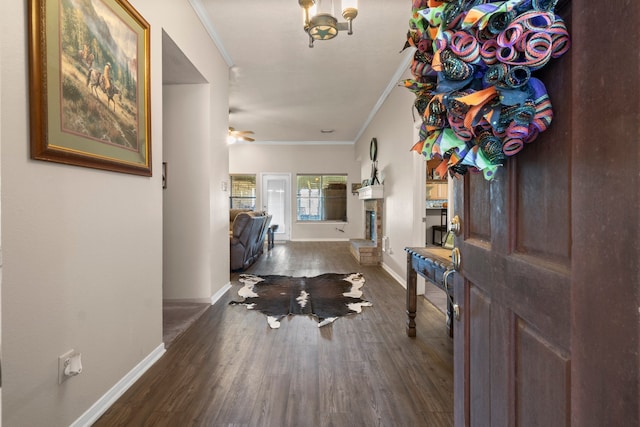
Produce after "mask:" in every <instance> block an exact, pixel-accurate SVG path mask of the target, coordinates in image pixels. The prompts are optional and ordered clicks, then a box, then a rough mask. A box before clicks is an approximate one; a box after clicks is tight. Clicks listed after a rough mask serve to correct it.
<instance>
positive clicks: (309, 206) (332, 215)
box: [296, 175, 347, 221]
mask: <svg viewBox="0 0 640 427" xmlns="http://www.w3.org/2000/svg"><path fill="white" fill-rule="evenodd" d="M296 179H297V184H298V187H297V188H298V190H297V195H296V198H297V208H298V209H297V211H298V213H297V220H298V221H346V220H347V175H298V176H297V177H296Z"/></svg>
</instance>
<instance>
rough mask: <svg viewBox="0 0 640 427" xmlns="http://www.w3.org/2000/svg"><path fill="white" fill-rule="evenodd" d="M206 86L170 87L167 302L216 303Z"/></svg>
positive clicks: (167, 88) (165, 93)
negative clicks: (213, 297) (212, 282)
mask: <svg viewBox="0 0 640 427" xmlns="http://www.w3.org/2000/svg"><path fill="white" fill-rule="evenodd" d="M207 88H208V85H206V84H198V85H196V84H190V85H166V86H164V90H163V101H164V120H163V126H164V144H163V149H164V150H163V154H164V160H165V162H167V172H168V174H167V189H166V190H164V191H163V195H164V197H163V199H164V200H163V202H164V218H163V222H164V251H163V260H164V262H163V267H164V269H163V299H165V300H167V299H179V300H185V299H188V300H202V301H207V300H208V299H209V298H210V297H211V293H210V292H211V286H210V282H209V280H210V265H209V259H208V254H209V252H210V245H211V239H210V236H209V233H203V232H202V230H208V229H209V215H210V209H209V181H208V179H207V178H208V173H209V166H210V165H209V161H208V159H209V145H208V144H203V143H202V142H203V141H206V138H207V136H208V133H209V132H208V126H207V119H208V116H209V103H210V100H209V92H208V90H207Z"/></svg>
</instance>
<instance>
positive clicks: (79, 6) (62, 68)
mask: <svg viewBox="0 0 640 427" xmlns="http://www.w3.org/2000/svg"><path fill="white" fill-rule="evenodd" d="M29 16H30V20H29V84H30V107H29V108H30V118H31V158H33V159H37V160H45V161H50V162H58V163H65V164H69V165H77V166H84V167H89V168H97V169H104V170H109V171H115V172H122V173H129V174H135V175H143V176H151V127H150V125H151V115H150V65H149V56H150V55H149V36H150V34H149V32H150V30H149V24H148V23H147V22H146V20H145V19H144V18H143V17H142V16H141V15H140V14H139V13H138V12H137V11H136V10H135V9H134V8H133V7H132V6H131V5H130V4H129V3H128V2H127V1H126V0H29Z"/></svg>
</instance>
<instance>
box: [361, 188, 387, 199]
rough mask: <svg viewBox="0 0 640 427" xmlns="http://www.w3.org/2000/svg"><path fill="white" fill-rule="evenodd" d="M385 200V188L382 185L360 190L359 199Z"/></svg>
mask: <svg viewBox="0 0 640 427" xmlns="http://www.w3.org/2000/svg"><path fill="white" fill-rule="evenodd" d="M383 198H384V186H382V185H368V186H366V187H362V188H360V189H359V190H358V199H360V200H371V199H383Z"/></svg>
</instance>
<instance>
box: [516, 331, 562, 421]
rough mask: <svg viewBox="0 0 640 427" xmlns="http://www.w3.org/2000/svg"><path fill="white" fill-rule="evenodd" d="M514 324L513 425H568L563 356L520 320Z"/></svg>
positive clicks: (559, 350) (557, 349) (560, 351)
mask: <svg viewBox="0 0 640 427" xmlns="http://www.w3.org/2000/svg"><path fill="white" fill-rule="evenodd" d="M517 324H518V327H517V329H516V331H517V335H516V338H515V343H516V345H515V350H516V358H517V362H516V375H515V379H516V385H517V386H516V394H515V396H516V399H515V400H516V403H517V405H516V406H517V409H516V411H517V412H516V416H517V425H525V426H563V425H564V426H568V425H570V421H569V414H570V410H569V407H570V405H569V393H568V392H567V391H568V390H569V387H570V384H569V368H570V366H569V357H568V355H567V353H566V352H565V351H563V350H561V349H559V348H557V347H555V346H554V345H552V344H551V343H549V342H548V341H546V340H545V339H544V338H543V337H542V336H541V335H540V334H539V333H537V332H536V331H535V330H534V329H532V328H531V327H530V326H529V325H527V323H526V322H525V321H523V320H522V319H518V320H517ZM550 379H553V381H550Z"/></svg>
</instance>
